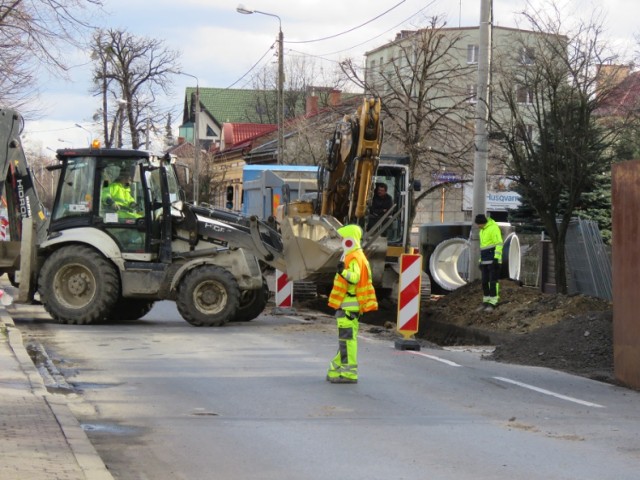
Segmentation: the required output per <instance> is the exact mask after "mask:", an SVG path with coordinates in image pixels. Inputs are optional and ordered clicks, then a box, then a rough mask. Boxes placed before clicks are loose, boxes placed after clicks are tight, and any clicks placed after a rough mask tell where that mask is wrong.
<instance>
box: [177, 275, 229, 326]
mask: <svg viewBox="0 0 640 480" xmlns="http://www.w3.org/2000/svg"><path fill="white" fill-rule="evenodd" d="M239 304H240V289H239V288H238V282H236V279H235V278H233V275H231V273H229V272H228V271H227V270H225V269H224V268H221V267H216V266H214V265H203V266H200V267H196V268H194V269H193V270H191V271H190V272H188V273H187V274H186V275H185V277H184V278H183V279H182V282H181V283H180V286H179V287H178V295H177V299H176V305H177V307H178V311H179V312H180V315H182V318H184V319H185V320H186V321H187V322H189V323H190V324H191V325H194V326H196V327H220V326H222V325H224V324H226V323H227V322H229V321H230V320H231V319H232V318H234V317H235V316H236V313H237V312H238V306H239Z"/></svg>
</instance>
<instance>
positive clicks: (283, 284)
mask: <svg viewBox="0 0 640 480" xmlns="http://www.w3.org/2000/svg"><path fill="white" fill-rule="evenodd" d="M272 313H273V314H275V315H278V314H280V315H283V314H285V315H286V314H292V313H295V310H294V309H293V282H291V281H289V278H288V277H287V274H286V273H284V272H281V271H280V270H276V307H275V308H274V309H273V312H272Z"/></svg>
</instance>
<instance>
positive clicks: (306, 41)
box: [285, 0, 407, 43]
mask: <svg viewBox="0 0 640 480" xmlns="http://www.w3.org/2000/svg"><path fill="white" fill-rule="evenodd" d="M406 1H407V0H401V1H400V2H398V3H396V4H395V5H394V6H393V7H391V8H390V9H388V10H386V11H384V12H382V13H381V14H380V15H377V16H376V17H373V18H372V19H371V20H367V21H366V22H364V23H362V24H360V25H358V26H356V27H353V28H350V29H349V30H345V31H344V32H340V33H336V34H335V35H329V36H328V37H322V38H315V39H313V40H297V41H291V40H287V41H285V43H313V42H321V41H323V40H330V39H332V38H336V37H339V36H341V35H345V34H347V33H350V32H353V31H354V30H357V29H359V28H362V27H364V26H365V25H367V24H369V23H371V22H373V21H375V20H377V19H379V18H380V17H383V16H385V15H386V14H387V13H389V12H390V11H391V10H394V9H395V8H397V7H399V6H400V5H402V4H403V3H404V2H406Z"/></svg>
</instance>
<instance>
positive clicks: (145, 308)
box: [109, 298, 154, 322]
mask: <svg viewBox="0 0 640 480" xmlns="http://www.w3.org/2000/svg"><path fill="white" fill-rule="evenodd" d="M153 304H154V302H153V301H152V300H145V299H140V298H121V299H120V300H119V301H118V303H117V304H116V306H115V307H114V308H113V311H112V312H111V315H109V320H111V321H115V322H118V321H122V320H138V319H140V318H142V317H144V316H145V315H146V314H147V313H149V312H150V311H151V309H152V308H153Z"/></svg>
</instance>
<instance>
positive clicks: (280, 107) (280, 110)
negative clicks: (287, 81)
mask: <svg viewBox="0 0 640 480" xmlns="http://www.w3.org/2000/svg"><path fill="white" fill-rule="evenodd" d="M236 11H237V12H238V13H242V14H243V15H251V14H252V13H258V14H260V15H267V16H269V17H274V18H277V19H278V92H277V96H278V98H277V101H276V103H277V105H276V109H277V111H276V122H277V124H278V150H277V152H276V155H277V157H278V158H276V163H284V35H283V33H282V20H281V19H280V17H279V16H278V15H276V14H274V13H268V12H261V11H260V10H254V9H253V8H247V7H245V6H244V5H242V4H240V5H238V8H236Z"/></svg>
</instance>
